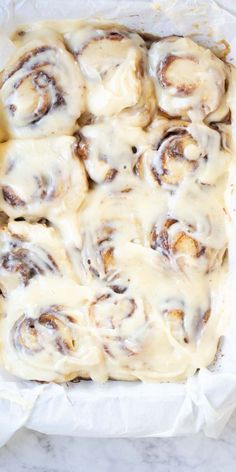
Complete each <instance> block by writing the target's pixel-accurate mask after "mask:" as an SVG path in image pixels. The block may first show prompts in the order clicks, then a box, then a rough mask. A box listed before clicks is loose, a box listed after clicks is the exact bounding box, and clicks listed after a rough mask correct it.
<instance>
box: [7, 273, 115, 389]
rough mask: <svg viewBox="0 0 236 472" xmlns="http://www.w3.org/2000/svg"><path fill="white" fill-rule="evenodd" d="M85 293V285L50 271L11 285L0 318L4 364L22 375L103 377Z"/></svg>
mask: <svg viewBox="0 0 236 472" xmlns="http://www.w3.org/2000/svg"><path fill="white" fill-rule="evenodd" d="M89 298H90V292H89V290H88V289H87V288H85V287H81V286H79V285H77V284H76V283H75V282H73V281H72V280H70V279H64V280H62V279H59V278H55V277H52V276H49V277H39V278H38V279H37V281H36V280H33V281H32V282H31V284H30V285H29V286H27V287H25V288H24V289H23V290H22V289H20V290H19V289H18V290H17V291H15V292H14V295H13V294H12V296H11V297H9V299H8V301H7V302H6V307H5V309H6V312H7V317H5V318H4V319H3V320H2V324H1V329H2V332H4V336H3V338H4V342H3V344H4V346H3V349H2V355H3V363H4V366H5V368H6V369H7V370H8V371H9V372H11V373H13V374H15V375H17V376H19V377H23V378H24V379H29V380H40V381H48V382H49V381H56V382H63V381H67V380H70V379H72V378H75V377H77V376H81V377H82V378H83V377H84V378H93V379H97V378H99V379H100V380H101V379H103V378H104V376H105V377H106V375H105V370H104V367H103V356H102V352H101V350H100V348H99V346H98V345H97V342H96V338H95V337H94V336H93V335H92V333H91V330H90V329H89V326H88V322H87V315H86V305H87V304H88V300H89Z"/></svg>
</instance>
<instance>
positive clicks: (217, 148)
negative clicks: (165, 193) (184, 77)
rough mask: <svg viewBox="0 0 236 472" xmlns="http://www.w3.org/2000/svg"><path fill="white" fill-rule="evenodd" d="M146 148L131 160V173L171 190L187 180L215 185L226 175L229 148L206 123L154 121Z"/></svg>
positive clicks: (229, 157) (216, 131)
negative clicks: (223, 145) (223, 144)
mask: <svg viewBox="0 0 236 472" xmlns="http://www.w3.org/2000/svg"><path fill="white" fill-rule="evenodd" d="M149 133H150V138H149V140H150V144H149V147H148V148H147V149H146V150H145V151H144V152H143V153H142V154H140V155H139V156H138V157H137V159H134V161H133V172H134V173H135V174H136V175H137V176H138V177H139V178H142V179H147V180H149V181H150V180H151V181H154V182H155V184H156V185H158V186H161V187H163V188H164V189H167V190H170V191H174V190H175V189H176V188H178V186H179V185H180V184H181V183H183V182H185V181H186V180H187V179H188V180H191V181H194V182H196V181H198V182H200V183H201V184H203V185H215V183H216V181H217V179H219V178H222V176H223V175H225V173H226V172H227V164H228V163H229V162H230V159H231V153H230V152H229V148H227V149H226V147H222V138H221V135H220V133H219V132H218V130H214V129H211V128H209V127H208V126H206V125H205V124H200V123H194V124H189V123H187V122H184V121H177V120H173V121H167V120H156V121H154V122H153V124H152V126H151V127H150V129H149Z"/></svg>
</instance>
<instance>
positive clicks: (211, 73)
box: [149, 36, 227, 121]
mask: <svg viewBox="0 0 236 472" xmlns="http://www.w3.org/2000/svg"><path fill="white" fill-rule="evenodd" d="M149 61H150V74H151V75H152V77H153V79H154V82H155V87H156V94H157V100H158V105H159V107H160V109H161V110H163V111H164V112H166V113H167V114H168V115H170V116H171V117H172V116H179V117H182V118H188V119H190V120H191V121H199V119H204V118H205V117H206V116H208V115H209V114H210V113H212V112H215V111H216V110H217V109H218V108H219V107H220V105H221V102H222V100H223V99H224V94H225V90H226V77H227V72H226V66H225V64H224V63H223V62H222V61H221V60H220V59H218V58H217V57H216V56H215V55H214V54H213V53H212V52H211V51H210V50H208V49H205V48H203V47H202V46H199V45H198V44H196V43H194V42H193V41H192V40H191V39H190V38H179V37H175V36H171V37H169V38H165V39H162V40H160V41H158V42H156V43H153V45H152V46H151V48H150V51H149ZM223 113H225V111H223ZM223 116H224V115H223Z"/></svg>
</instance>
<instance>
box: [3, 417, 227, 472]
mask: <svg viewBox="0 0 236 472" xmlns="http://www.w3.org/2000/svg"><path fill="white" fill-rule="evenodd" d="M235 445H236V413H235V414H234V415H233V417H232V418H231V421H230V423H229V425H228V426H227V427H226V429H225V431H224V433H223V434H222V436H221V438H220V439H218V440H214V439H209V438H206V437H205V436H203V434H198V435H195V436H191V437H187V438H168V439H159V438H151V439H148V438H147V439H86V438H83V439H81V438H70V437H67V436H46V435H43V434H40V433H35V432H33V431H29V430H21V431H19V432H17V433H16V434H15V436H14V437H13V438H12V439H11V440H10V441H9V442H8V444H7V445H5V446H4V447H3V448H2V449H0V472H155V471H156V472H179V471H180V472H189V471H195V472H213V471H214V472H234V470H236V447H235Z"/></svg>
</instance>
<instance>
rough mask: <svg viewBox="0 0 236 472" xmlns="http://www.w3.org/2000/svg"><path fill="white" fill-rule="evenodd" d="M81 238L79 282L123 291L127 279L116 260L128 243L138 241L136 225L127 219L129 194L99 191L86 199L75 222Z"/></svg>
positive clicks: (135, 221) (139, 230)
mask: <svg viewBox="0 0 236 472" xmlns="http://www.w3.org/2000/svg"><path fill="white" fill-rule="evenodd" d="M79 226H80V234H81V241H82V244H81V270H82V274H81V276H80V278H81V279H82V280H83V281H84V283H86V284H91V283H93V284H95V285H96V286H97V285H98V286H102V287H104V286H105V287H109V288H110V289H111V290H113V291H114V292H115V293H124V292H125V291H126V289H127V286H128V282H127V277H125V276H124V275H123V270H122V267H121V266H120V265H119V264H118V261H117V258H116V251H117V248H118V249H120V248H122V247H123V245H124V244H125V243H127V242H129V241H137V242H138V241H141V239H142V234H141V229H140V226H139V221H138V219H136V218H135V217H134V218H133V219H132V220H131V218H130V207H129V192H128V193H126V192H125V193H117V194H116V193H115V194H113V195H112V194H110V195H109V198H107V194H106V189H100V190H97V191H95V192H94V195H91V196H90V201H89V202H87V205H86V204H85V205H84V207H83V209H82V211H81V213H80V218H79Z"/></svg>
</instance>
